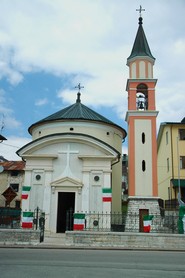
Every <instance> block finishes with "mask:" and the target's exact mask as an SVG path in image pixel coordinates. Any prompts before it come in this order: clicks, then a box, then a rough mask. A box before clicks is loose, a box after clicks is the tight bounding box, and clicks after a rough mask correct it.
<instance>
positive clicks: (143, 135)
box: [141, 132, 145, 144]
mask: <svg viewBox="0 0 185 278" xmlns="http://www.w3.org/2000/svg"><path fill="white" fill-rule="evenodd" d="M141 137H142V143H143V144H144V143H145V133H144V132H142V135H141Z"/></svg>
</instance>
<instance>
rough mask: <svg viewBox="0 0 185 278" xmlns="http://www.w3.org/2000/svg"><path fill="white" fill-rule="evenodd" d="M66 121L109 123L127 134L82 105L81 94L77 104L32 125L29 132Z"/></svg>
mask: <svg viewBox="0 0 185 278" xmlns="http://www.w3.org/2000/svg"><path fill="white" fill-rule="evenodd" d="M66 120H75V121H77V120H84V121H93V122H102V123H107V124H111V125H114V126H117V127H119V128H120V129H122V130H123V131H124V132H125V130H124V129H123V128H122V127H120V126H118V125H116V124H115V123H113V122H112V121H110V120H109V119H107V118H105V117H104V116H102V115H100V114H99V113H97V112H95V111H93V110H92V109H90V108H88V107H87V106H85V105H84V104H82V103H81V100H80V93H78V94H77V100H76V103H74V104H72V105H70V106H68V107H66V108H64V109H62V110H60V111H58V112H56V113H54V114H52V115H50V116H48V117H46V118H44V119H42V120H40V121H38V122H36V123H34V124H32V125H31V126H30V127H29V129H28V131H29V133H30V134H31V130H32V128H33V127H34V126H36V125H40V124H44V123H46V122H53V121H66ZM125 133H126V132H125Z"/></svg>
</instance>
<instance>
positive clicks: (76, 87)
mask: <svg viewBox="0 0 185 278" xmlns="http://www.w3.org/2000/svg"><path fill="white" fill-rule="evenodd" d="M83 88H84V86H81V85H80V83H79V84H78V85H77V86H75V89H78V90H79V91H78V93H77V100H76V102H81V100H80V96H81V93H80V90H81V89H83Z"/></svg>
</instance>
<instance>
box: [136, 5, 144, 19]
mask: <svg viewBox="0 0 185 278" xmlns="http://www.w3.org/2000/svg"><path fill="white" fill-rule="evenodd" d="M136 11H137V12H139V17H142V14H141V12H144V11H145V9H142V6H141V5H140V7H139V9H136Z"/></svg>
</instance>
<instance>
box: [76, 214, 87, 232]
mask: <svg viewBox="0 0 185 278" xmlns="http://www.w3.org/2000/svg"><path fill="white" fill-rule="evenodd" d="M84 227H85V213H74V223H73V230H74V231H80V230H84Z"/></svg>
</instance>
